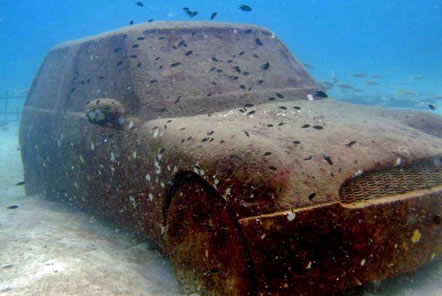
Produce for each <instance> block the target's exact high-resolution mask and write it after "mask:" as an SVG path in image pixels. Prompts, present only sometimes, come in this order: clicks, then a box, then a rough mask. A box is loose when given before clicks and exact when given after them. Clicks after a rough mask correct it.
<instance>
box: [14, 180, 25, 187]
mask: <svg viewBox="0 0 442 296" xmlns="http://www.w3.org/2000/svg"><path fill="white" fill-rule="evenodd" d="M21 185H25V181H21V182H18V183H17V184H15V186H21Z"/></svg>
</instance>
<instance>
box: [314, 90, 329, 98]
mask: <svg viewBox="0 0 442 296" xmlns="http://www.w3.org/2000/svg"><path fill="white" fill-rule="evenodd" d="M313 97H314V98H327V97H328V96H327V94H326V93H325V92H323V91H322V90H317V91H315V93H314V94H313Z"/></svg>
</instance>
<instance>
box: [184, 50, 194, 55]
mask: <svg viewBox="0 0 442 296" xmlns="http://www.w3.org/2000/svg"><path fill="white" fill-rule="evenodd" d="M192 53H193V50H189V51H188V52H186V54H185V56H186V57H188V56H190V55H191V54H192Z"/></svg>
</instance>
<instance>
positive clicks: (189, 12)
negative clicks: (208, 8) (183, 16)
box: [186, 9, 198, 18]
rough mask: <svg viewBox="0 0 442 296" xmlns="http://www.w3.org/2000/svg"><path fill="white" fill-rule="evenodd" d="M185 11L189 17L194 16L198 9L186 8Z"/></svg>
mask: <svg viewBox="0 0 442 296" xmlns="http://www.w3.org/2000/svg"><path fill="white" fill-rule="evenodd" d="M186 13H187V15H188V16H190V17H191V18H193V17H195V16H196V15H197V14H198V11H191V10H189V9H188V10H186Z"/></svg>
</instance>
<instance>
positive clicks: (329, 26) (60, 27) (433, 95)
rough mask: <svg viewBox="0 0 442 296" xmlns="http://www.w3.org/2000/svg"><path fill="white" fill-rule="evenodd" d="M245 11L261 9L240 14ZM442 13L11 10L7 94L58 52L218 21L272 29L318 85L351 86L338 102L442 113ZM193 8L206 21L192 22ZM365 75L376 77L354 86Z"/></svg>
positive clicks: (121, 0) (219, 6)
mask: <svg viewBox="0 0 442 296" xmlns="http://www.w3.org/2000/svg"><path fill="white" fill-rule="evenodd" d="M242 4H249V5H250V7H251V8H252V10H251V11H242V10H240V9H239V8H238V7H239V5H242ZM441 6H442V4H441V2H440V1H438V0H425V1H420V2H415V1H399V0H395V1H345V0H338V1H326V0H322V1H320V0H316V1H277V2H275V3H273V2H272V3H270V2H269V1H250V2H249V3H243V2H241V1H229V0H227V1H145V2H144V6H143V7H140V6H137V5H136V4H135V1H127V0H114V1H111V2H110V1H99V0H97V1H67V0H66V1H56V0H52V1H51V0H46V1H31V0H28V1H26V0H24V1H2V3H1V9H0V33H1V36H2V37H1V38H2V44H3V46H2V47H1V48H0V63H1V64H0V66H1V67H0V69H1V72H0V92H1V91H6V90H8V91H9V93H14V92H20V91H22V92H23V90H26V89H27V88H29V86H30V84H31V82H32V78H33V75H34V74H35V73H36V71H37V69H38V66H39V65H40V63H41V62H42V60H43V58H44V56H45V55H46V53H47V51H48V50H49V49H50V48H52V47H53V46H54V45H56V44H57V43H60V42H63V41H67V40H72V39H77V38H81V37H86V36H90V35H94V34H98V33H101V32H104V31H110V30H113V29H116V28H119V27H122V26H127V25H128V24H129V22H130V21H133V22H134V23H135V24H138V23H143V22H147V21H149V20H153V21H157V20H165V21H176V20H180V21H202V20H204V21H206V20H210V16H211V15H212V13H213V12H216V13H217V15H216V17H215V18H214V19H213V20H212V21H214V22H217V21H222V22H240V23H252V24H257V25H261V26H264V27H267V28H269V29H271V30H272V31H273V32H274V33H275V34H277V35H278V37H279V38H280V39H281V40H282V41H283V42H284V43H285V44H286V45H287V46H288V47H289V48H290V50H291V51H292V52H293V54H294V55H295V56H296V57H297V58H298V59H299V60H301V61H302V62H303V63H305V64H306V66H307V69H308V70H309V72H310V73H311V74H312V75H313V77H314V78H316V79H317V80H318V81H331V82H332V78H333V77H332V75H335V76H336V78H337V79H338V81H339V83H340V84H341V85H342V87H339V86H334V87H333V89H331V90H329V92H330V94H331V95H332V96H333V97H336V98H343V99H346V100H351V101H358V98H359V101H361V102H366V103H368V104H378V105H384V106H389V107H398V108H418V109H428V104H433V105H434V106H435V107H436V110H438V109H440V108H438V107H439V106H440V104H441V103H440V102H441V96H442V57H441V54H442V38H440V36H442V16H441V15H442V12H441V9H442V8H441ZM183 7H189V8H190V9H191V10H192V11H197V12H198V14H197V15H196V16H194V17H190V16H189V15H188V14H186V12H185V11H184V10H183ZM310 65H311V67H310ZM332 73H333V74H332ZM360 73H362V74H366V75H367V76H365V75H363V76H364V77H360V78H358V77H354V74H360ZM377 77H380V78H377ZM350 86H351V88H350ZM430 111H431V110H430ZM438 111H439V112H440V110H438Z"/></svg>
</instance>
